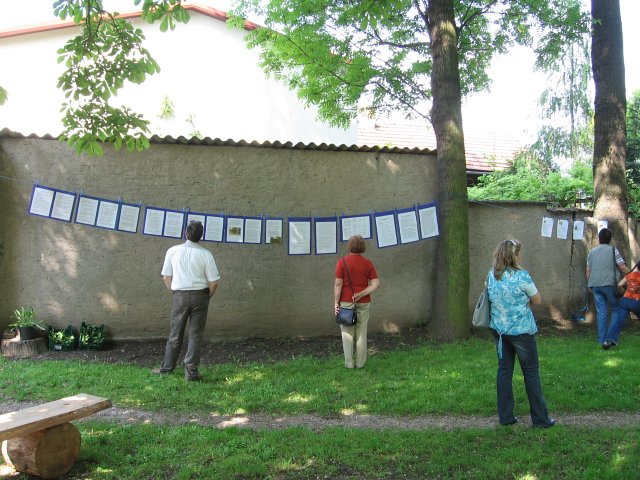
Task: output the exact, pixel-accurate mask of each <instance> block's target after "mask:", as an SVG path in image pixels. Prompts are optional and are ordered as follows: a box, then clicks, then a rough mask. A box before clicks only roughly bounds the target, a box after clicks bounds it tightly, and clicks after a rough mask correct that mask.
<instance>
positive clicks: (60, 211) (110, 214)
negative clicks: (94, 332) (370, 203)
mask: <svg viewBox="0 0 640 480" xmlns="http://www.w3.org/2000/svg"><path fill="white" fill-rule="evenodd" d="M142 211H143V206H142V204H138V205H135V204H130V203H124V202H122V201H121V200H110V199H105V198H99V197H93V196H89V195H85V194H84V193H82V192H80V193H76V192H69V191H65V190H60V189H55V188H51V187H47V186H43V185H39V184H37V183H36V184H35V185H34V187H33V190H32V193H31V200H30V202H29V214H31V215H35V216H40V217H47V218H51V219H54V220H60V221H65V222H74V223H76V224H80V225H85V226H89V227H96V228H104V229H108V230H115V231H120V232H126V233H138V228H139V223H140V217H141V213H142ZM286 220H287V224H288V242H287V244H288V253H289V255H310V254H311V253H312V246H313V252H314V253H315V254H316V255H326V254H336V253H337V252H338V239H340V240H341V241H343V242H344V241H347V240H348V239H349V238H350V237H351V236H352V235H361V236H362V237H363V238H365V239H371V238H373V232H374V230H375V235H376V241H377V245H378V248H386V247H393V246H398V245H402V244H407V243H413V242H417V241H420V240H424V239H427V238H431V237H435V236H437V235H439V230H438V219H437V210H436V204H435V203H429V204H425V205H417V206H416V205H414V206H413V207H409V208H403V209H399V210H398V209H394V210H389V211H385V212H372V213H368V214H361V215H342V216H340V217H338V216H333V217H317V216H316V217H288V218H287V219H286ZM191 221H199V222H201V223H202V225H203V227H204V233H203V237H202V240H203V241H205V242H225V243H238V244H270V245H281V244H282V243H283V238H284V235H283V231H284V221H285V219H284V218H279V217H270V216H268V215H266V216H265V215H259V216H238V215H229V214H212V213H202V212H192V211H190V210H189V209H184V210H171V209H166V208H159V207H152V206H144V216H143V221H142V234H143V235H151V236H157V237H167V238H176V239H181V238H183V236H184V230H185V228H186V226H187V224H188V223H189V222H191Z"/></svg>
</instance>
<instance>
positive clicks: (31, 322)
mask: <svg viewBox="0 0 640 480" xmlns="http://www.w3.org/2000/svg"><path fill="white" fill-rule="evenodd" d="M11 318H15V319H16V321H15V322H13V323H11V324H9V326H10V327H12V328H14V329H18V332H19V334H20V340H33V339H34V338H36V337H37V336H38V335H37V332H36V330H42V331H44V330H46V327H45V325H44V323H42V322H41V321H40V320H36V313H35V312H34V310H33V307H29V308H27V307H20V308H18V309H17V310H16V311H14V312H13V315H12V316H11Z"/></svg>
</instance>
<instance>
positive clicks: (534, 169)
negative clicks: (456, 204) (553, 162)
mask: <svg viewBox="0 0 640 480" xmlns="http://www.w3.org/2000/svg"><path fill="white" fill-rule="evenodd" d="M579 191H582V192H584V193H585V194H586V195H593V171H592V169H591V166H590V165H589V164H587V163H584V162H576V163H574V165H573V167H572V168H571V169H570V170H569V172H568V175H562V174H561V173H559V172H556V171H553V170H551V169H550V168H549V167H548V166H547V165H546V163H545V162H543V161H541V160H540V159H539V158H538V157H537V156H535V155H532V154H531V153H527V152H522V153H520V154H519V155H518V156H517V157H516V158H515V160H514V161H513V163H512V164H511V166H510V167H509V168H508V169H506V170H496V171H495V172H492V173H490V174H488V175H483V176H481V177H480V179H479V181H478V186H476V187H470V188H469V189H468V193H469V198H470V199H471V200H531V201H547V202H550V203H553V204H554V205H557V206H563V207H570V206H573V205H574V204H575V200H576V194H577V192H579Z"/></svg>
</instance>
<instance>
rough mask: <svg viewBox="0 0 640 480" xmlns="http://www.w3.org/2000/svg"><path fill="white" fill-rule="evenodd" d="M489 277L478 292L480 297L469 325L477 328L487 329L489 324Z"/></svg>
mask: <svg viewBox="0 0 640 480" xmlns="http://www.w3.org/2000/svg"><path fill="white" fill-rule="evenodd" d="M488 286H489V275H487V278H486V280H485V281H484V288H483V289H482V292H480V297H479V298H478V301H477V302H476V308H475V309H474V310H473V318H472V319H471V324H472V325H473V326H474V327H478V328H489V324H490V323H491V302H489V291H488Z"/></svg>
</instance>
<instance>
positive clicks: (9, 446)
mask: <svg viewBox="0 0 640 480" xmlns="http://www.w3.org/2000/svg"><path fill="white" fill-rule="evenodd" d="M109 407H111V401H110V400H107V399H106V398H101V397H95V396H93V395H88V394H86V393H79V394H77V395H74V396H72V397H66V398H62V399H60V400H56V401H55V402H49V403H44V404H42V405H38V406H37V407H31V408H26V409H24V410H18V411H17V412H11V413H5V414H4V415H0V441H2V456H3V457H4V461H5V462H6V463H7V465H9V466H11V467H13V468H15V469H16V470H17V471H19V472H24V473H28V474H30V475H37V476H39V477H41V478H56V477H59V476H61V475H64V474H65V473H67V472H68V471H69V470H71V467H73V464H74V463H75V461H76V459H77V458H78V454H79V453H80V432H79V431H78V429H77V428H76V427H75V426H74V425H72V424H71V423H69V422H70V421H71V420H77V419H79V418H83V417H87V416H89V415H92V414H94V413H96V412H99V411H100V410H104V409H106V408H109Z"/></svg>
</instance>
